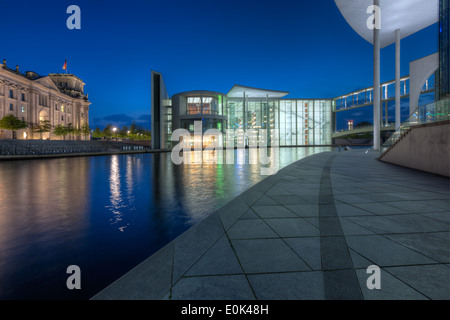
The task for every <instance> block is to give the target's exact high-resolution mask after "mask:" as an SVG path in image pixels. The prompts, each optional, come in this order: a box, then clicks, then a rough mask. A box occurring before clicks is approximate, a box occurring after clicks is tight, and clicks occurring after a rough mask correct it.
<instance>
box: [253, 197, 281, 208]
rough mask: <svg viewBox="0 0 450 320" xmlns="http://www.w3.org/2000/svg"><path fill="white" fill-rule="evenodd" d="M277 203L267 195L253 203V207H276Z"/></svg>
mask: <svg viewBox="0 0 450 320" xmlns="http://www.w3.org/2000/svg"><path fill="white" fill-rule="evenodd" d="M278 204H279V203H278V202H276V201H275V200H273V199H272V198H271V197H269V196H267V195H262V196H261V198H259V199H258V200H256V201H255V203H254V204H253V205H254V206H266V205H278Z"/></svg>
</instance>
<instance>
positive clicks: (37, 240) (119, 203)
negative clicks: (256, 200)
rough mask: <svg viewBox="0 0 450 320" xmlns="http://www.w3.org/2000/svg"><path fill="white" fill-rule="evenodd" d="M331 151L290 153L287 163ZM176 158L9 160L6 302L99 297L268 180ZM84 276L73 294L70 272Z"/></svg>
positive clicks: (3, 257)
mask: <svg viewBox="0 0 450 320" xmlns="http://www.w3.org/2000/svg"><path fill="white" fill-rule="evenodd" d="M323 151H332V148H328V147H308V148H281V149H280V152H279V162H280V167H284V166H286V165H289V164H291V163H293V162H295V161H297V160H299V159H302V158H304V157H306V156H309V155H312V154H314V153H318V152H323ZM244 157H245V159H246V160H245V164H238V161H235V162H236V164H213V163H204V164H201V165H200V164H189V165H188V164H182V165H175V164H173V162H172V160H171V157H170V153H153V154H139V155H112V156H96V157H77V158H59V159H42V160H20V161H3V162H0V299H89V298H91V297H92V296H93V295H95V294H96V293H97V292H99V291H100V290H102V289H103V288H105V287H106V286H107V285H108V284H110V283H111V282H113V281H114V280H115V279H117V278H118V277H120V276H121V275H123V274H125V273H126V272H127V271H129V270H130V269H131V268H133V267H134V266H136V265H137V264H139V263H140V262H141V261H143V260H145V259H146V258H147V257H148V256H150V255H151V254H153V253H154V252H156V251H157V250H159V249H160V248H162V247H163V246H164V245H166V244H167V243H168V242H170V241H171V240H173V239H174V238H176V237H177V236H178V235H180V234H181V233H183V232H184V231H186V230H187V229H188V228H189V227H191V226H192V225H194V224H196V223H197V222H199V221H201V220H202V219H204V218H205V217H206V216H208V215H209V214H211V213H213V212H214V211H215V210H217V209H218V208H220V207H221V206H222V205H224V204H225V203H227V202H228V201H230V200H231V199H233V198H234V197H236V196H238V195H239V194H241V193H242V192H243V191H245V190H246V189H248V188H249V187H251V186H252V185H254V184H256V183H257V182H259V181H261V180H263V179H264V178H266V176H262V175H261V171H260V169H261V166H260V165H259V164H254V165H249V164H248V163H249V161H248V150H247V151H246V154H245V155H244ZM70 265H77V266H79V267H80V270H81V290H69V289H68V288H67V286H66V280H67V278H68V277H69V276H70V274H68V273H67V267H68V266H70Z"/></svg>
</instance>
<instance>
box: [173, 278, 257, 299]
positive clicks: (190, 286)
mask: <svg viewBox="0 0 450 320" xmlns="http://www.w3.org/2000/svg"><path fill="white" fill-rule="evenodd" d="M254 299H255V296H254V294H253V292H252V289H251V288H250V285H249V284H248V281H247V279H246V277H245V276H243V275H226V276H208V277H183V278H181V279H180V281H179V282H178V283H177V284H176V285H175V286H174V287H173V288H172V300H254Z"/></svg>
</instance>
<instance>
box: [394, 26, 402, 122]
mask: <svg viewBox="0 0 450 320" xmlns="http://www.w3.org/2000/svg"><path fill="white" fill-rule="evenodd" d="M400 124H401V113H400V29H397V30H395V130H398V129H399V128H400Z"/></svg>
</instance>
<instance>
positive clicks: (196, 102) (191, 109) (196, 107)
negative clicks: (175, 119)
mask: <svg viewBox="0 0 450 320" xmlns="http://www.w3.org/2000/svg"><path fill="white" fill-rule="evenodd" d="M201 107H202V98H200V97H188V98H187V114H198V113H201Z"/></svg>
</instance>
